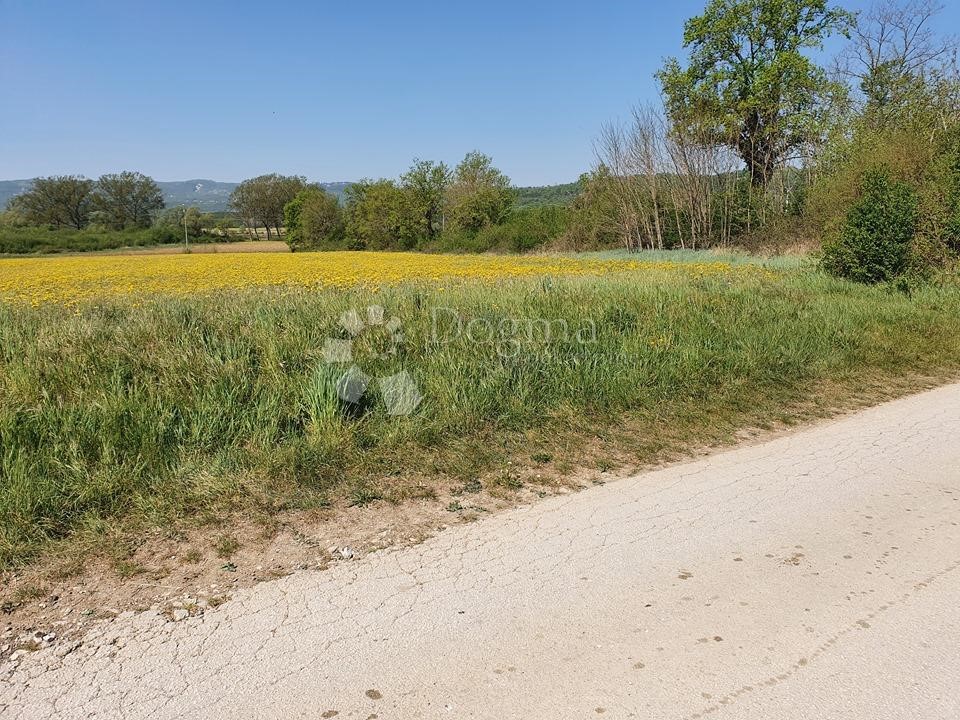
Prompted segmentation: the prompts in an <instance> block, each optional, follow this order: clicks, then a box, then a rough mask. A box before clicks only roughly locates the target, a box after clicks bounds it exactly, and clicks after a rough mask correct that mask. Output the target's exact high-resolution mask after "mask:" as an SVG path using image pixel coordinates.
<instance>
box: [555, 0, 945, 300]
mask: <svg viewBox="0 0 960 720" xmlns="http://www.w3.org/2000/svg"><path fill="white" fill-rule="evenodd" d="M941 9H942V8H941V7H940V6H939V5H937V4H936V3H935V2H933V1H932V0H906V1H904V2H897V1H896V0H884V1H881V2H879V3H877V4H875V5H873V6H872V8H871V9H870V10H869V11H866V12H863V13H860V14H853V13H850V12H847V11H846V10H844V9H842V8H840V7H833V6H830V5H828V4H827V3H826V2H824V1H823V0H711V2H709V3H708V4H707V6H706V8H705V11H704V13H703V14H702V15H700V16H698V17H695V18H692V19H691V20H690V21H689V22H688V23H687V25H686V27H685V31H684V45H685V47H686V49H687V50H688V51H689V55H688V57H687V59H686V61H685V62H683V63H682V62H681V61H680V60H677V59H670V60H668V61H667V62H666V63H665V65H664V67H663V68H662V69H661V70H660V72H659V73H657V78H658V80H659V82H660V85H661V89H662V95H663V104H662V105H660V106H655V105H653V106H644V107H638V108H636V109H634V111H633V112H632V114H631V117H630V118H629V120H627V121H626V122H614V123H610V124H608V125H607V126H606V127H605V128H604V129H603V131H602V133H601V135H600V137H599V138H598V141H597V145H596V146H597V156H598V162H597V165H596V167H595V168H594V169H593V171H592V172H591V173H590V174H589V175H587V176H586V177H584V178H583V179H582V181H581V182H582V185H583V191H582V193H581V194H580V196H579V197H578V198H577V200H576V201H575V203H574V206H573V209H572V214H573V217H574V220H573V221H572V223H571V231H570V233H568V236H567V240H569V241H572V244H573V245H574V246H575V247H581V248H585V247H602V246H608V245H610V244H611V243H617V244H619V245H621V246H622V247H625V248H627V249H630V250H638V249H643V248H673V247H687V248H696V247H707V246H716V245H721V246H725V245H730V244H734V243H736V244H751V245H768V246H779V247H783V246H786V245H790V244H793V243H802V244H806V245H812V244H815V243H817V244H818V243H819V242H820V241H821V240H823V243H824V267H825V268H826V269H828V270H830V271H831V272H834V273H836V274H839V275H843V276H845V277H851V278H854V279H858V280H864V281H871V282H872V281H879V280H886V279H891V278H893V277H897V276H900V275H903V274H904V273H911V272H916V273H924V272H926V271H927V270H929V269H930V268H935V267H943V266H945V265H950V264H951V263H953V262H955V260H956V257H957V253H958V251H960V242H958V239H960V75H958V71H957V65H956V50H957V47H956V40H955V39H954V38H951V37H946V36H941V35H939V34H937V32H936V31H935V28H936V27H937V22H936V21H937V14H938V12H939V11H940V10H941ZM837 34H839V35H842V36H844V37H845V38H847V42H846V44H845V46H844V47H843V50H842V51H841V53H840V54H839V56H838V57H836V58H835V59H834V60H833V61H832V63H830V65H829V66H824V67H822V66H820V65H817V64H816V63H815V62H814V61H813V60H812V59H811V58H810V57H808V52H809V50H810V49H811V48H820V47H822V46H823V43H824V41H825V40H826V39H827V38H828V37H830V36H831V35H837Z"/></svg>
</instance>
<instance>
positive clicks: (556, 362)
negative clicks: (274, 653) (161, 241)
mask: <svg viewBox="0 0 960 720" xmlns="http://www.w3.org/2000/svg"><path fill="white" fill-rule="evenodd" d="M274 257H284V256H279V255H278V256H274ZM292 257H296V256H292ZM36 262H47V261H45V260H40V261H36ZM371 305H376V306H380V307H382V308H384V311H385V312H384V314H385V317H386V318H392V317H396V318H398V319H399V321H400V324H401V325H400V327H401V332H400V333H399V334H397V335H395V334H394V333H393V332H385V329H386V326H385V325H380V326H376V327H373V328H372V329H368V330H367V331H365V332H364V333H362V334H361V335H360V336H358V337H357V338H356V339H355V342H354V348H353V350H354V358H355V360H356V362H357V363H358V365H360V366H362V370H363V371H364V372H365V373H366V374H367V375H369V376H370V377H372V378H380V377H387V376H391V375H395V374H397V373H399V372H401V371H404V370H406V371H408V372H409V373H410V374H411V376H412V378H413V379H414V380H415V382H416V384H417V386H418V388H419V392H420V394H421V395H422V398H423V399H422V402H420V403H419V405H417V407H416V409H415V411H414V412H413V413H412V414H410V415H400V416H396V415H391V414H389V413H388V411H387V406H386V403H385V394H384V391H383V389H382V388H381V386H380V385H379V384H378V383H377V382H372V383H371V384H370V386H369V389H368V392H367V394H366V395H365V396H364V398H363V401H362V402H361V403H359V404H356V405H351V404H348V403H345V402H344V401H342V400H340V398H339V397H338V393H337V383H338V380H339V379H340V376H341V374H342V373H343V371H344V369H345V365H342V364H330V363H328V362H327V360H326V358H325V356H324V352H323V349H324V347H325V345H326V342H327V340H328V339H330V338H333V339H336V340H346V339H348V338H349V336H348V335H347V334H346V331H345V330H344V328H343V327H342V326H341V324H340V321H339V318H340V317H341V316H342V315H343V314H344V313H345V312H348V311H350V310H358V311H360V313H361V314H364V313H365V312H366V310H365V309H366V308H367V307H368V306H371ZM511 319H513V320H516V322H511V321H510V320H511ZM532 320H533V321H535V320H542V321H544V322H530V321H532ZM958 368H960V288H958V287H957V286H956V285H954V284H947V285H945V286H942V287H935V286H930V287H922V288H919V289H918V290H917V291H916V292H915V293H914V294H913V295H912V296H911V297H906V296H904V295H902V294H899V293H896V292H894V291H891V290H889V289H887V288H884V287H862V286H855V285H852V284H849V283H846V282H842V281H839V280H833V279H830V278H827V277H825V276H823V275H821V274H819V273H816V272H814V271H812V270H810V269H804V268H796V269H792V270H781V271H776V272H764V273H710V274H698V273H686V272H674V271H672V270H670V269H667V268H664V267H660V266H650V269H646V270H645V269H643V268H634V269H631V270H629V271H625V272H618V273H615V274H608V275H600V276H592V275H587V276H569V277H546V276H539V277H513V278H507V279H504V280H502V281H500V282H457V283H452V284H444V283H433V282H431V283H429V284H424V283H417V282H413V283H410V282H401V283H399V284H396V285H386V286H382V287H355V288H350V287H344V288H341V289H316V288H309V287H296V286H294V287H282V288H276V287H269V286H267V287H258V288H251V289H248V290H234V289H215V290H212V291H210V292H206V293H201V294H198V295H195V296H165V295H162V294H160V295H156V296H142V297H138V300H137V302H136V303H132V302H130V301H129V299H128V298H126V297H122V296H121V297H108V298H106V299H101V300H97V301H95V302H94V301H93V300H90V301H86V302H82V303H80V304H78V305H75V306H70V307H66V306H64V305H62V304H57V303H44V304H41V305H39V306H36V307H34V306H32V305H30V304H22V303H10V302H8V303H0V565H2V566H4V567H11V566H16V565H18V564H22V563H25V562H28V561H30V560H31V558H34V557H35V556H36V555H37V554H38V553H41V552H43V551H44V550H45V549H46V548H49V547H51V546H52V545H53V544H62V543H71V542H75V541H77V540H78V539H80V538H86V539H88V540H89V539H91V538H92V539H94V541H95V540H96V539H97V538H101V539H106V538H111V537H116V536H118V535H119V536H127V537H132V536H135V535H136V534H137V533H140V532H142V531H144V530H150V529H156V528H169V527H175V526H177V525H178V524H180V523H210V522H214V523H216V522H219V521H222V520H223V519H225V518H229V517H232V516H235V515H237V514H243V515H244V516H247V517H252V518H256V517H264V518H268V517H271V516H275V515H276V514H277V513H284V512H288V511H292V510H297V509H301V508H314V507H324V506H326V505H327V504H328V503H329V502H330V501H331V499H337V500H341V501H343V502H344V503H350V504H353V505H358V506H364V505H370V504H372V503H376V502H377V501H378V499H379V498H381V497H385V496H386V493H385V492H384V491H383V489H382V488H381V486H380V485H379V483H380V481H381V480H383V479H384V478H392V479H395V478H402V477H405V476H410V477H416V476H422V475H423V474H432V475H438V476H442V477H448V478H450V479H451V480H453V481H456V482H459V483H461V484H462V485H463V487H464V488H469V490H468V491H470V492H472V491H473V487H474V486H476V487H479V485H478V484H477V481H476V478H478V477H480V476H481V475H484V474H485V473H486V474H487V476H489V477H490V478H491V481H490V482H491V483H492V484H493V485H495V486H498V487H502V488H504V489H512V488H517V487H520V486H521V485H523V476H522V473H520V472H519V470H518V469H517V468H516V466H514V465H511V464H510V461H511V460H514V461H517V459H518V458H525V459H526V461H527V462H534V463H536V464H538V465H539V464H542V463H547V462H552V461H554V460H555V461H556V465H557V466H558V467H567V465H566V463H567V462H568V460H569V457H570V454H569V453H566V454H565V453H564V452H563V447H564V445H565V444H568V445H570V446H572V447H574V455H575V454H576V452H578V451H579V450H581V449H582V448H583V447H584V443H585V442H588V441H590V442H595V441H597V440H596V439H597V436H598V435H599V436H602V437H603V438H605V441H606V442H607V443H608V444H610V445H617V444H619V443H621V442H627V443H631V447H630V450H631V452H633V453H634V454H635V455H636V456H637V457H639V458H644V457H651V456H654V455H656V454H657V453H658V452H661V451H662V450H663V449H664V448H672V449H682V448H685V447H686V448H689V447H695V446H700V445H702V444H705V443H709V442H714V441H717V440H721V439H728V438H729V437H730V436H731V435H732V434H733V433H734V432H736V430H737V429H739V428H742V427H745V426H749V425H757V424H763V423H775V422H785V421H789V420H790V419H791V418H793V417H795V416H796V415H797V413H798V412H799V411H796V410H794V409H792V408H794V407H796V406H798V405H799V404H801V403H806V404H807V405H810V404H813V405H822V404H824V403H828V404H829V403H830V402H833V400H834V399H836V398H840V399H842V398H847V397H851V396H854V395H857V394H858V393H862V392H864V388H866V387H870V386H874V385H880V386H883V385H884V384H887V383H890V382H892V381H893V380H895V379H896V378H898V377H900V376H902V375H904V374H905V373H912V374H917V373H929V374H931V375H936V376H939V377H946V376H949V375H951V374H953V373H956V372H957V369H958ZM827 386H828V387H832V388H838V390H837V391H836V392H835V393H833V394H832V395H831V397H830V398H829V399H821V398H819V397H817V396H816V395H815V393H816V392H817V391H818V390H820V389H822V388H824V387H827ZM387 396H389V392H388V393H387ZM518 462H519V461H518ZM592 462H593V464H594V466H598V465H601V464H602V465H603V466H604V467H613V466H614V460H613V459H610V460H593V461H592ZM216 549H217V552H218V554H219V553H223V554H224V555H227V554H229V553H228V551H229V550H232V549H233V548H232V547H229V548H228V547H227V543H226V542H224V543H223V545H222V546H219V547H217V548H216Z"/></svg>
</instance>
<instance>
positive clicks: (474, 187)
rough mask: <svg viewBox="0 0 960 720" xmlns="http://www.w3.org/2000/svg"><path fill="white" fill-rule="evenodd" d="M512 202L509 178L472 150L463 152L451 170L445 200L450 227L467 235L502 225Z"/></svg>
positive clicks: (512, 193) (513, 199)
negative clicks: (467, 233)
mask: <svg viewBox="0 0 960 720" xmlns="http://www.w3.org/2000/svg"><path fill="white" fill-rule="evenodd" d="M515 200H516V197H515V193H514V191H513V188H512V187H511V185H510V178H508V177H507V176H506V175H504V174H503V173H502V172H500V170H498V169H497V168H495V167H494V166H493V160H492V159H491V158H490V157H489V156H487V155H484V154H483V153H479V152H476V151H474V152H470V153H467V155H466V157H465V158H464V159H463V160H462V161H461V162H460V164H459V165H457V167H456V169H455V170H454V171H453V181H452V182H451V183H450V186H449V188H447V192H446V198H445V201H446V205H447V210H448V215H449V217H450V220H451V222H452V224H453V226H454V227H456V228H458V229H460V230H466V231H469V232H475V231H477V230H480V229H481V228H484V227H486V226H487V225H495V224H497V223H500V222H503V220H505V219H506V217H507V214H508V213H509V212H510V209H511V208H512V207H513V204H514V202H515Z"/></svg>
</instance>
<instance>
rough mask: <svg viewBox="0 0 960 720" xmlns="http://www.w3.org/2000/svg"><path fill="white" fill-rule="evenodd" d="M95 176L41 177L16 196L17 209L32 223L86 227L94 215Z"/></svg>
mask: <svg viewBox="0 0 960 720" xmlns="http://www.w3.org/2000/svg"><path fill="white" fill-rule="evenodd" d="M92 199H93V180H88V179H87V178H85V177H79V176H75V175H58V176H54V177H46V178H37V179H36V180H34V181H33V184H32V185H31V186H30V189H29V190H27V191H26V192H25V193H22V194H20V195H18V196H16V197H15V198H14V199H13V204H12V206H11V209H14V210H16V211H17V212H18V213H19V214H20V215H22V217H23V218H24V220H25V221H26V222H27V223H28V224H31V225H52V226H54V227H56V228H60V227H64V226H66V227H72V228H75V229H77V230H79V229H81V228H83V227H84V226H85V225H86V224H87V222H88V221H89V219H90V210H91V207H92Z"/></svg>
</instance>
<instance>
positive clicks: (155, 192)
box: [94, 170, 164, 230]
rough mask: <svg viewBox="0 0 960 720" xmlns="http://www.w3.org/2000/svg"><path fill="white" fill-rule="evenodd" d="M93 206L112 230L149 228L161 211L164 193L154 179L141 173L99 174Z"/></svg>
mask: <svg viewBox="0 0 960 720" xmlns="http://www.w3.org/2000/svg"><path fill="white" fill-rule="evenodd" d="M94 206H95V208H96V210H97V212H98V214H99V216H100V220H101V221H102V222H103V223H104V224H106V225H109V226H110V227H112V228H114V229H117V230H123V229H124V228H130V227H140V228H142V227H149V226H150V224H151V223H152V222H153V218H154V217H155V216H156V214H157V213H158V212H160V211H161V210H163V206H164V203H163V193H162V192H160V188H159V186H158V185H157V183H156V182H155V181H154V179H153V178H151V177H147V176H146V175H144V174H142V173H138V172H131V171H129V170H128V171H125V172H121V173H112V174H109V175H101V176H100V179H99V180H97V186H96V192H95V194H94Z"/></svg>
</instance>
